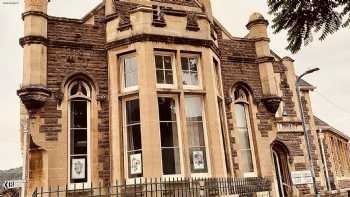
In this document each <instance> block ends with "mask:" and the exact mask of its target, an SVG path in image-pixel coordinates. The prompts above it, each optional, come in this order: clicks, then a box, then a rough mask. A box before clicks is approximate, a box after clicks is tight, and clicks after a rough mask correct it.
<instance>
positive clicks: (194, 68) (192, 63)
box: [189, 57, 198, 71]
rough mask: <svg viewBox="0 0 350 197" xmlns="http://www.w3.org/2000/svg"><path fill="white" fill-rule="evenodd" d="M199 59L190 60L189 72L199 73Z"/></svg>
mask: <svg viewBox="0 0 350 197" xmlns="http://www.w3.org/2000/svg"><path fill="white" fill-rule="evenodd" d="M197 65H198V64H197V58H193V57H192V58H189V70H191V71H197Z"/></svg>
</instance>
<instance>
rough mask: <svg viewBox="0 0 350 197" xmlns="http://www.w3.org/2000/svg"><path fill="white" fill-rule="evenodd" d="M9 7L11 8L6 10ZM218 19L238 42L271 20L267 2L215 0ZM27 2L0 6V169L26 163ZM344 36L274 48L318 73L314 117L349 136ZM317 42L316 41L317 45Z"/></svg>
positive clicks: (57, 5) (71, 7)
mask: <svg viewBox="0 0 350 197" xmlns="http://www.w3.org/2000/svg"><path fill="white" fill-rule="evenodd" d="M6 2H11V4H8V3H6ZM99 2H101V0H51V2H50V4H49V15H54V16H64V17H73V18H80V17H82V16H83V15H84V14H85V13H87V12H88V11H89V10H90V9H92V8H93V7H94V6H95V5H97V4H98V3H99ZM212 2H213V12H214V15H215V17H216V18H217V19H218V20H219V21H220V22H221V23H222V24H223V25H224V26H225V27H226V29H227V30H228V31H229V32H230V33H231V34H232V35H234V36H244V35H246V34H247V30H246V28H245V25H246V23H247V21H248V18H249V16H250V14H252V13H253V12H260V13H262V14H263V15H264V16H265V17H266V18H267V19H271V17H270V16H268V14H267V10H268V9H267V6H266V1H261V0H249V1H247V0H234V1H233V0H212ZM22 9H23V0H0V18H1V21H0V27H1V30H0V65H1V71H0V90H1V96H0V169H8V168H14V167H18V166H20V165H21V163H22V159H21V154H20V147H19V146H20V145H19V125H20V123H19V99H18V97H17V96H16V90H17V89H18V87H19V84H20V82H21V78H22V59H23V58H22V48H21V47H20V46H19V44H18V39H19V38H20V37H21V36H23V22H22V20H21V13H22ZM349 31H350V30H349V29H348V30H342V31H340V32H338V33H336V34H334V35H333V36H331V37H329V38H328V39H327V40H326V41H324V42H322V43H321V42H318V41H317V42H314V43H312V44H311V45H310V46H308V47H307V48H303V49H302V51H300V52H299V53H298V54H296V55H291V54H290V53H289V52H288V51H286V50H285V49H284V48H285V46H287V43H286V35H285V34H284V33H281V34H278V35H273V34H272V31H271V30H270V38H271V46H272V49H273V50H274V51H275V52H277V53H278V54H279V55H280V56H281V57H283V56H291V57H292V58H293V59H295V60H296V62H295V65H296V70H297V72H298V73H301V72H303V71H305V70H306V69H308V68H312V67H315V66H317V67H319V68H320V69H321V71H319V72H317V73H315V74H313V75H310V76H308V77H307V78H306V80H307V81H309V82H310V83H312V84H313V85H315V86H316V87H317V89H316V91H315V92H313V94H312V101H313V103H312V104H313V111H314V112H315V114H316V115H318V116H319V117H320V118H321V119H323V120H325V121H327V122H328V123H330V124H331V125H333V126H334V127H336V128H337V129H339V130H341V131H343V132H345V133H347V134H349V135H350V123H349V122H350V102H349V101H350V88H349V87H347V86H349V85H350V67H347V66H348V64H349V62H350V47H349V44H350V36H349V35H350V34H349ZM315 40H316V39H315Z"/></svg>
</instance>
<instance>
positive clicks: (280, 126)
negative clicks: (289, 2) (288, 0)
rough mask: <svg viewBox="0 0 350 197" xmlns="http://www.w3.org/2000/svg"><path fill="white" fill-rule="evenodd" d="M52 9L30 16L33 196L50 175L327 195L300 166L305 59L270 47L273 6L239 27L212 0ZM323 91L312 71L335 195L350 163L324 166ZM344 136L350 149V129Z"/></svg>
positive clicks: (30, 3) (65, 180)
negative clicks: (187, 181) (300, 64)
mask: <svg viewBox="0 0 350 197" xmlns="http://www.w3.org/2000/svg"><path fill="white" fill-rule="evenodd" d="M47 6H48V2H47V0H25V10H24V12H23V14H22V17H23V20H24V26H25V28H24V29H25V31H24V37H22V38H21V39H20V44H21V46H22V47H23V50H24V67H23V82H22V85H21V88H20V89H19V90H18V92H17V93H18V95H19V97H20V98H21V101H22V105H21V121H22V123H27V125H28V128H23V129H22V133H24V134H25V133H26V132H25V131H27V130H28V131H29V134H28V135H27V136H28V138H26V137H24V138H23V139H22V142H23V143H22V147H23V151H24V153H26V152H28V154H25V155H28V157H27V160H26V161H27V162H26V166H27V167H26V168H25V169H26V170H25V173H26V175H27V177H28V184H27V187H26V191H27V196H30V195H31V193H32V192H33V191H34V189H35V188H36V187H38V186H43V187H45V188H49V187H50V186H65V185H68V187H69V186H70V185H72V184H74V185H78V187H86V186H88V185H90V184H91V183H102V184H105V185H108V184H110V183H113V182H114V181H115V180H120V181H126V182H128V181H132V180H135V179H139V178H151V177H167V178H169V177H170V178H179V177H219V178H225V177H267V178H269V179H270V180H271V182H272V184H271V189H272V191H271V195H272V196H281V197H282V196H303V195H307V194H312V193H313V192H314V189H313V188H312V187H311V185H307V184H298V185H296V184H293V182H292V177H291V172H292V171H303V170H307V169H309V165H310V163H309V162H308V159H307V151H306V148H305V147H306V145H305V141H304V136H303V130H302V124H301V117H300V109H299V107H298V104H297V103H298V102H297V97H296V92H295V89H296V88H295V82H296V77H297V76H296V73H295V67H294V60H293V59H292V58H290V57H280V56H278V54H276V53H275V52H273V49H271V48H270V45H269V43H270V39H269V35H268V32H267V27H268V21H267V20H266V19H265V18H264V17H263V16H262V15H261V14H259V13H254V14H252V15H251V16H250V18H249V21H247V22H248V23H247V29H248V30H249V33H248V34H247V36H245V37H244V38H239V37H235V36H233V35H231V34H230V33H228V31H227V30H226V29H225V28H224V27H223V26H222V25H221V24H220V23H219V22H218V21H217V20H216V19H215V18H214V17H213V15H212V12H211V4H210V1H209V0H104V1H103V2H102V3H101V4H99V5H98V6H97V7H96V8H95V9H93V10H92V11H91V12H89V13H88V14H87V15H86V16H84V17H83V18H82V19H70V18H64V17H53V16H50V15H49V14H48V13H47ZM67 6H68V5H67ZM76 9H79V8H76ZM314 89H315V87H314V86H312V85H310V84H308V83H307V82H305V81H303V83H302V88H301V90H302V103H303V106H304V112H305V114H304V116H305V117H306V119H307V124H308V129H309V135H310V138H311V144H312V155H313V164H314V166H315V175H316V181H317V185H318V188H317V189H318V190H319V191H321V192H322V193H325V192H326V191H327V188H328V187H329V182H330V179H329V178H330V177H331V176H333V177H334V176H335V175H336V174H337V173H338V174H339V173H348V172H349V165H346V166H345V165H338V164H337V165H336V164H333V163H332V165H331V167H330V166H329V167H327V168H324V165H325V164H324V162H323V161H324V159H323V158H322V154H323V152H325V151H326V150H328V149H327V148H326V149H325V148H324V147H325V145H322V146H320V144H319V138H318V136H319V135H318V133H319V134H320V135H322V134H323V135H324V136H326V135H327V136H328V134H326V130H322V131H320V127H319V125H316V124H315V117H314V115H313V112H312V108H311V100H310V96H309V94H310V92H311V91H312V90H314ZM316 122H317V121H316ZM22 125H25V124H22ZM318 131H319V132H318ZM330 133H332V132H330ZM336 135H337V134H336ZM22 136H26V135H22ZM324 139H325V140H326V139H327V140H328V138H327V137H325V138H324ZM337 139H341V140H342V141H341V144H342V145H341V147H342V148H344V150H345V147H347V148H348V144H347V139H348V137H345V135H341V136H340V138H337ZM343 139H346V140H343ZM325 143H326V144H328V142H325ZM337 143H338V141H337ZM321 144H322V143H321ZM322 147H323V148H322ZM327 153H328V152H327ZM327 153H326V154H327ZM344 153H345V152H344ZM331 154H332V155H333V154H334V153H328V156H330V155H331ZM327 158H329V157H327ZM342 161H343V163H346V164H348V163H347V162H348V159H347V158H346V157H345V154H343V159H342ZM330 162H331V161H328V160H327V165H328V163H330ZM339 166H342V167H339ZM323 169H327V170H323ZM337 170H339V172H338V171H337ZM79 185H80V186H79ZM341 185H343V186H341V187H342V188H346V187H347V186H346V184H345V183H341ZM328 189H329V188H328Z"/></svg>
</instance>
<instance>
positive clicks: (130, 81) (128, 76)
mask: <svg viewBox="0 0 350 197" xmlns="http://www.w3.org/2000/svg"><path fill="white" fill-rule="evenodd" d="M124 78H125V79H124V80H125V81H124V83H125V87H131V86H135V85H137V83H138V77H137V61H136V57H129V58H126V59H125V60H124Z"/></svg>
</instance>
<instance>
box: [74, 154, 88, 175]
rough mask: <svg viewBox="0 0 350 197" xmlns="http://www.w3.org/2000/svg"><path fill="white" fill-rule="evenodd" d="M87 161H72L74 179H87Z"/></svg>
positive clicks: (82, 159)
mask: <svg viewBox="0 0 350 197" xmlns="http://www.w3.org/2000/svg"><path fill="white" fill-rule="evenodd" d="M85 169H86V160H85V158H79V159H72V173H71V174H72V177H71V178H72V179H85V178H86V174H85Z"/></svg>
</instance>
